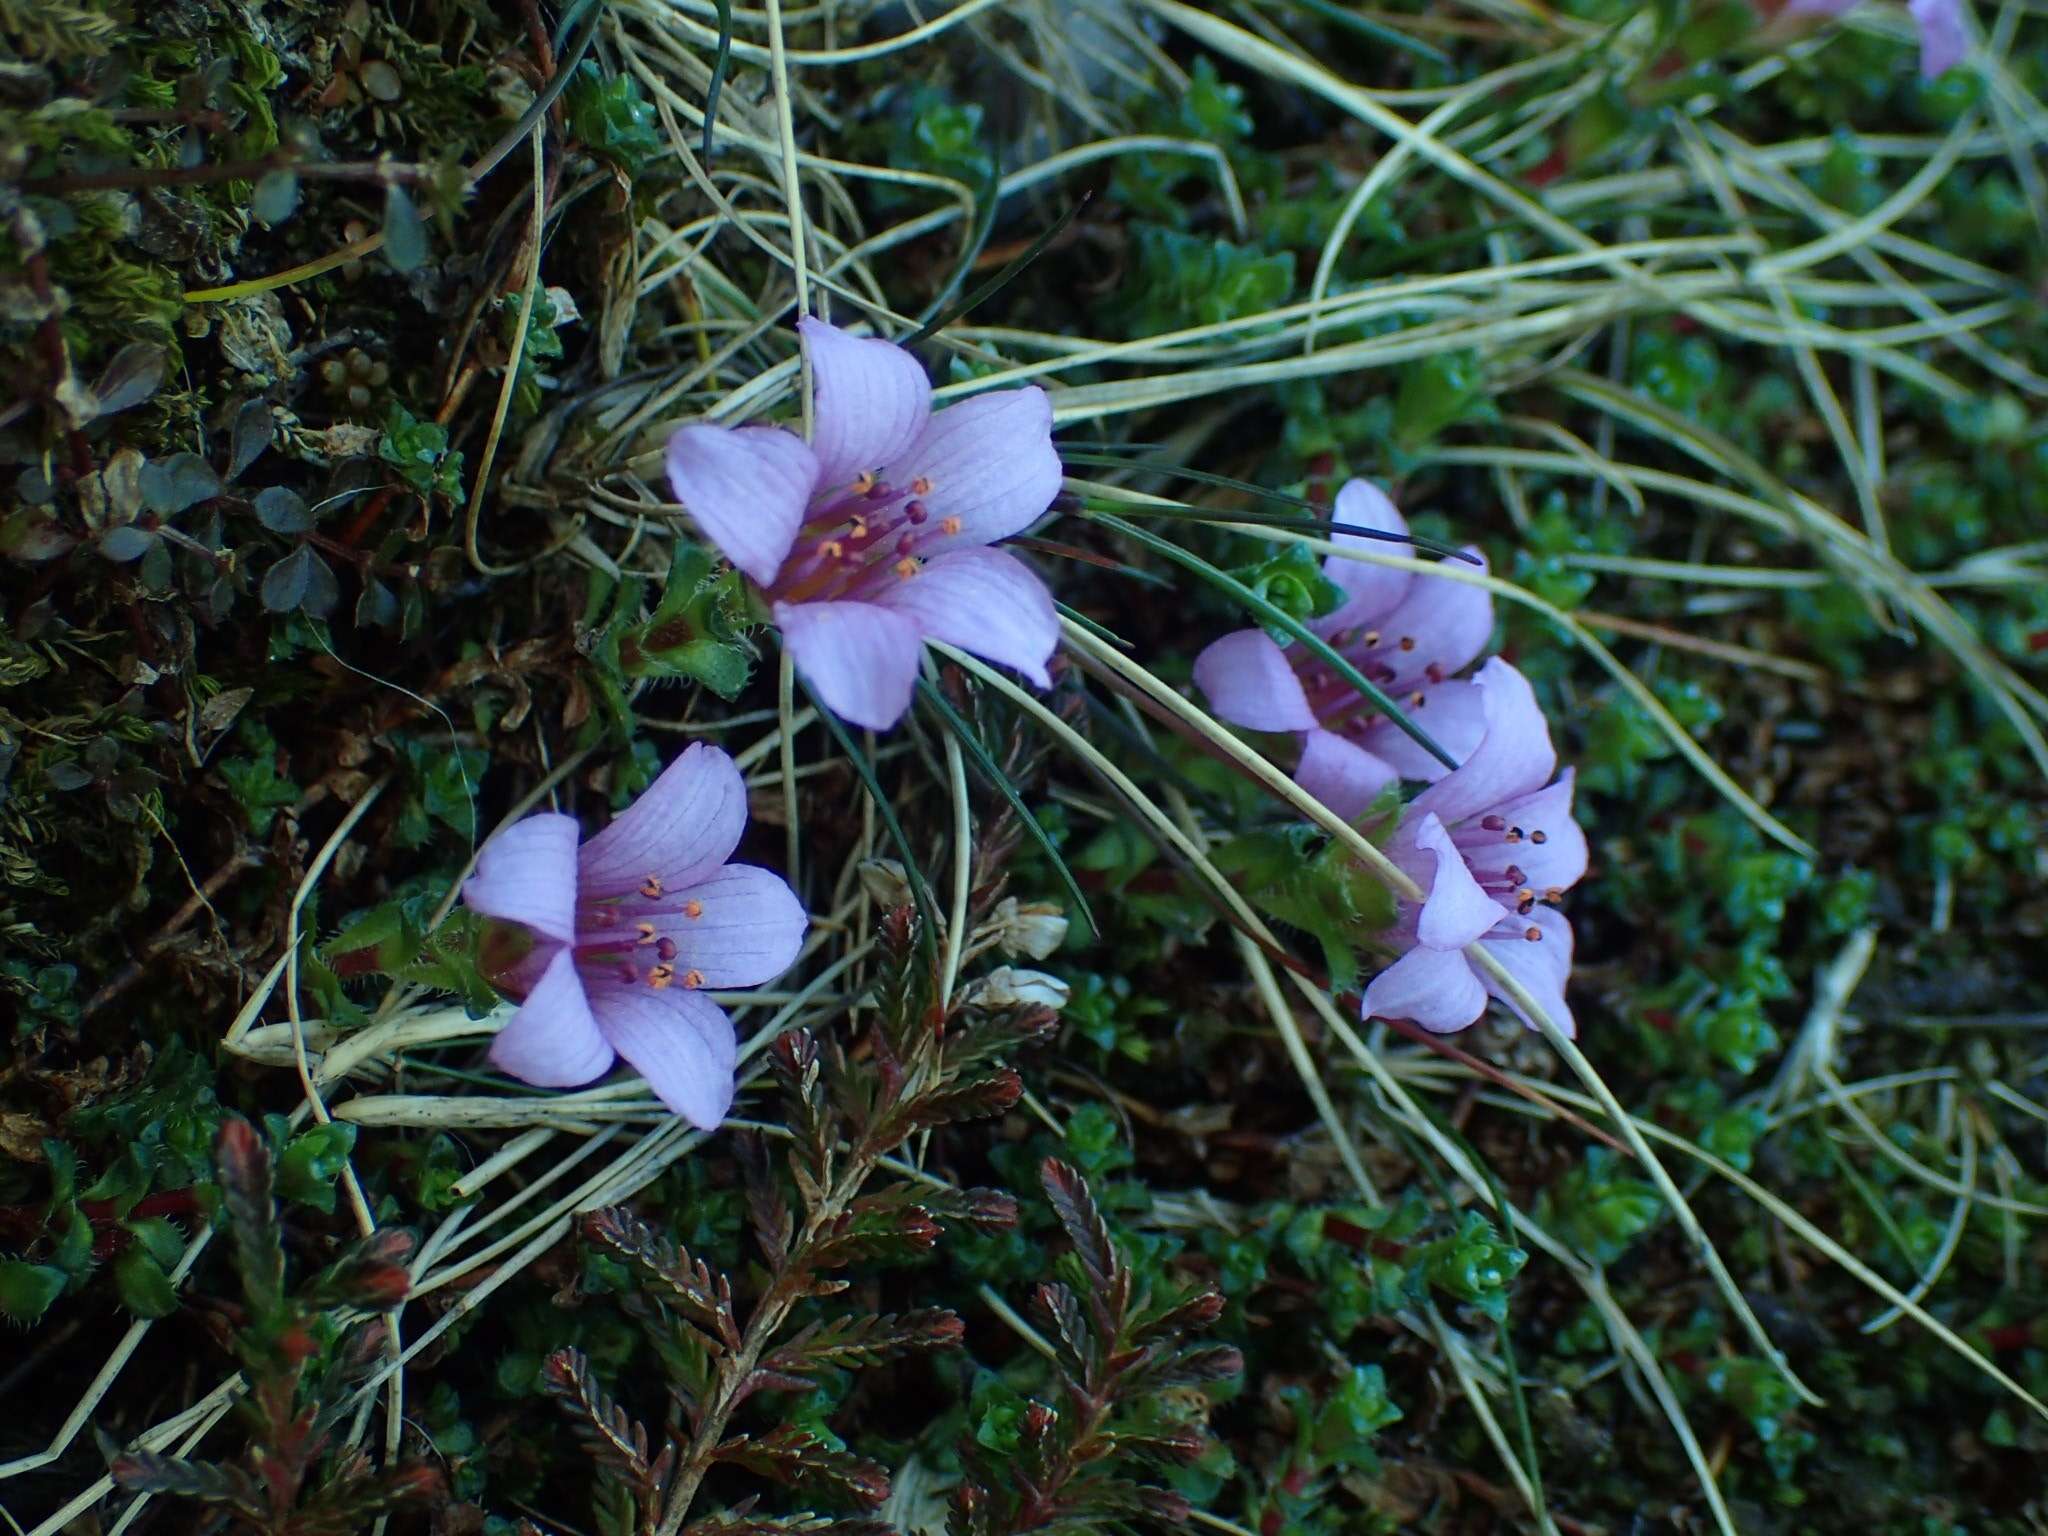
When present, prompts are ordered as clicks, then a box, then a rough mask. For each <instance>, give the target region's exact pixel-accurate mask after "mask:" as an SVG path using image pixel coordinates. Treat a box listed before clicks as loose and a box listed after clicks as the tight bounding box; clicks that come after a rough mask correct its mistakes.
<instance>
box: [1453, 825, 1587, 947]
mask: <svg viewBox="0 0 2048 1536" xmlns="http://www.w3.org/2000/svg"><path fill="white" fill-rule="evenodd" d="M1453 841H1455V842H1456V843H1457V844H1458V851H1459V852H1460V853H1461V854H1463V855H1465V867H1466V868H1467V869H1469V870H1471V871H1472V878H1473V879H1474V880H1477V881H1478V882H1479V888H1480V889H1481V890H1483V891H1485V892H1486V894H1487V895H1489V896H1491V897H1492V898H1493V899H1494V900H1495V901H1497V902H1499V903H1500V904H1501V905H1502V906H1504V907H1506V908H1508V909H1509V910H1510V911H1512V912H1514V913H1515V914H1516V915H1517V916H1519V917H1527V916H1528V915H1529V914H1530V913H1532V912H1534V911H1535V910H1536V908H1537V907H1538V906H1539V905H1542V906H1546V907H1561V906H1563V905H1564V889H1563V887H1561V886H1555V885H1549V886H1544V887H1542V888H1541V889H1538V888H1537V887H1536V886H1533V885H1531V884H1530V883H1529V876H1528V872H1527V871H1525V870H1524V869H1523V868H1522V866H1521V865H1519V864H1517V863H1515V862H1514V861H1513V859H1512V858H1510V859H1508V861H1507V862H1505V863H1503V862H1500V861H1499V859H1498V854H1499V851H1500V850H1501V849H1503V848H1510V847H1518V846H1520V845H1521V844H1523V843H1529V844H1533V845H1535V846H1537V847H1541V846H1542V845H1543V844H1545V843H1547V842H1549V841H1550V834H1549V833H1547V832H1545V831H1544V830H1543V829H1542V828H1541V827H1518V826H1515V825H1513V824H1512V823H1510V822H1509V821H1508V819H1507V818H1506V817H1505V816H1500V815H1487V816H1482V817H1480V818H1479V819H1478V821H1476V822H1467V823H1466V824H1465V826H1464V827H1461V828H1459V829H1458V832H1457V833H1455V834H1453ZM1510 936H1513V937H1519V938H1523V939H1527V940H1528V941H1529V942H1530V943H1532V944H1534V943H1539V942H1541V940H1542V938H1543V930H1542V929H1541V928H1538V927H1537V926H1536V925H1535V924H1533V923H1532V924H1530V925H1529V926H1528V927H1526V928H1522V929H1520V930H1514V927H1513V925H1512V924H1509V923H1502V924H1499V925H1497V926H1496V928H1495V930H1494V932H1493V933H1492V935H1490V937H1493V938H1508V937H1510Z"/></svg>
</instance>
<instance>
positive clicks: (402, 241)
mask: <svg viewBox="0 0 2048 1536" xmlns="http://www.w3.org/2000/svg"><path fill="white" fill-rule="evenodd" d="M384 255H385V258H386V259H387V260H388V261H389V262H390V263H391V265H392V266H394V267H396V268H397V269H398V270H399V271H401V272H415V271H417V270H419V268H421V267H422V266H424V265H426V260H427V225H426V221H425V220H424V219H422V218H421V217H420V211H419V209H418V208H416V207H414V206H413V201H412V199H411V198H410V197H407V196H406V195H405V188H403V187H401V186H400V185H399V184H398V183H397V182H395V181H394V182H393V183H391V185H390V186H388V187H386V188H385V189H384Z"/></svg>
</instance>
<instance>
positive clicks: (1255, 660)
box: [1195, 629, 1316, 731]
mask: <svg viewBox="0 0 2048 1536" xmlns="http://www.w3.org/2000/svg"><path fill="white" fill-rule="evenodd" d="M1195 685H1196V686H1197V687H1198V688H1200V689H1201V690H1202V692H1203V693H1204V694H1205V695H1207V697H1208V700H1209V708H1210V709H1211V710H1213V711H1214V712H1215V714H1216V717H1217V718H1218V719H1219V720H1228V721H1229V722H1230V723H1231V724H1232V725H1241V726H1243V727H1244V728H1245V729H1246V730H1248V731H1306V730H1311V729H1313V728H1314V726H1315V723H1316V717H1315V711H1314V710H1312V709H1310V708H1309V705H1308V695H1307V694H1305V693H1303V692H1302V689H1301V679H1300V678H1299V677H1297V676H1296V675H1295V672H1294V667H1293V665H1292V663H1290V662H1289V661H1288V659H1287V653H1286V652H1285V651H1283V650H1281V649H1280V647H1279V646H1277V645H1275V644H1274V643H1273V640H1272V637H1271V636H1269V635H1268V634H1267V633H1266V632H1265V631H1264V630H1262V629H1240V630H1238V631H1237V632H1236V633H1235V634H1229V635H1225V636H1224V637H1223V638H1222V639H1221V640H1216V641H1213V642H1211V643H1210V644H1209V645H1207V646H1205V647H1204V648H1203V650H1202V654H1201V655H1199V656H1197V657H1196V658H1195Z"/></svg>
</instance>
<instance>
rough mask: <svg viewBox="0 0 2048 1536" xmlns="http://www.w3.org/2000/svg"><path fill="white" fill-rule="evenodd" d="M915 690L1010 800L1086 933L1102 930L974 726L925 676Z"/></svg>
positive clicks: (1071, 874) (1062, 861)
mask: <svg viewBox="0 0 2048 1536" xmlns="http://www.w3.org/2000/svg"><path fill="white" fill-rule="evenodd" d="M917 691H918V693H919V694H920V695H921V696H922V697H923V698H924V701H925V702H926V703H927V704H929V705H931V707H932V709H933V710H934V711H935V712H936V713H937V714H938V717H939V719H940V720H942V721H943V722H945V726H946V729H947V730H949V731H951V732H952V733H953V736H954V738H955V739H956V740H957V741H958V742H959V743H960V746H961V748H962V750H964V751H965V752H966V753H967V755H968V757H969V758H971V759H972V760H973V762H974V766H975V767H976V768H978V769H980V770H981V776H982V777H983V778H984V779H986V780H988V782H989V784H990V785H991V786H993V787H994V789H995V791H996V793H997V794H999V795H1001V796H1002V797H1003V798H1004V799H1005V800H1007V801H1008V802H1009V804H1010V809H1011V810H1013V811H1015V812H1016V813H1017V819H1018V820H1019V821H1021V822H1022V823H1023V824H1024V830H1025V831H1026V832H1027V833H1028V834H1029V835H1030V837H1031V840H1032V841H1033V842H1034V843H1036V844H1037V845H1038V848H1039V851H1040V852H1041V853H1043V854H1044V855H1045V856H1046V858H1048V859H1049V860H1051V861H1052V868H1053V873H1054V874H1056V875H1058V876H1059V879H1060V884H1061V885H1063V886H1065V887H1066V891H1067V895H1068V896H1069V897H1071V898H1072V899H1073V902H1074V907H1075V910H1076V911H1078V912H1079V913H1080V914H1081V920H1082V921H1083V922H1085V923H1086V924H1087V925H1088V932H1089V933H1090V934H1091V935H1093V934H1099V933H1101V932H1102V930H1101V929H1100V928H1098V927H1097V926H1096V924H1095V913H1094V912H1093V911H1092V910H1091V909H1090V908H1089V906H1088V898H1087V897H1086V896H1084V895H1083V894H1082V893H1081V885H1080V882H1079V881H1077V880H1076V879H1075V878H1074V872H1073V871H1072V870H1070V869H1068V868H1067V861H1066V860H1065V859H1064V858H1062V857H1060V851H1059V849H1058V848H1056V847H1054V846H1053V841H1052V838H1051V837H1050V836H1049V835H1048V834H1047V832H1046V830H1045V828H1044V827H1042V826H1040V825H1039V824H1038V818H1037V817H1036V816H1034V815H1032V814H1031V807H1030V806H1028V805H1026V804H1025V803H1024V797H1023V796H1022V795H1020V794H1018V793H1017V787H1016V785H1014V784H1012V783H1011V782H1010V780H1009V778H1008V776H1007V775H1005V774H1004V772H1003V770H1002V768H1001V767H1000V766H998V765H997V763H996V760H995V758H994V757H993V756H991V755H990V753H989V750H988V748H987V747H985V746H984V745H982V742H981V738H980V737H978V736H976V735H975V734H974V728H973V727H972V726H970V725H969V724H968V723H967V721H966V720H965V718H963V717H962V716H961V714H960V711H958V710H957V709H955V708H954V707H953V705H952V703H951V702H950V701H949V700H948V699H947V698H946V696H945V694H944V693H942V692H940V691H939V690H938V689H937V688H935V687H933V686H932V684H931V683H930V682H929V681H928V680H927V679H925V678H922V677H920V678H919V679H918V680H917Z"/></svg>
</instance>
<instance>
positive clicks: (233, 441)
mask: <svg viewBox="0 0 2048 1536" xmlns="http://www.w3.org/2000/svg"><path fill="white" fill-rule="evenodd" d="M273 430H274V427H273V424H272V422H271V417H270V406H269V405H268V404H267V403H266V402H264V401H262V400H244V401H243V402H242V403H241V405H240V407H239V408H238V409H237V410H236V411H235V424H234V427H233V429H232V430H231V431H230V433H229V435H228V474H227V477H228V479H230V480H234V479H238V478H240V476H241V473H242V471H243V470H245V469H247V468H248V467H249V466H250V465H251V464H254V463H255V462H256V461H257V459H259V458H261V457H262V456H263V450H264V449H266V448H268V447H269V446H270V437H271V433H272V431H273Z"/></svg>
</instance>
